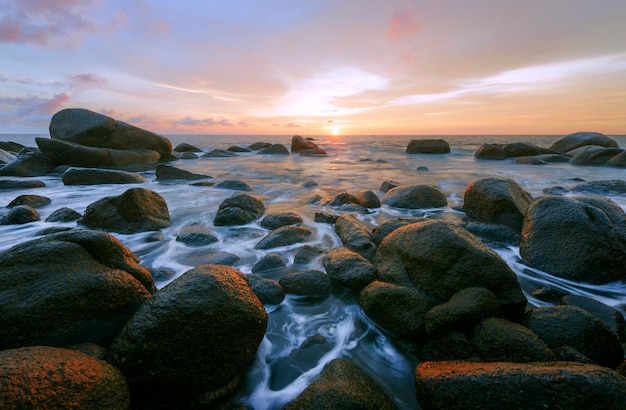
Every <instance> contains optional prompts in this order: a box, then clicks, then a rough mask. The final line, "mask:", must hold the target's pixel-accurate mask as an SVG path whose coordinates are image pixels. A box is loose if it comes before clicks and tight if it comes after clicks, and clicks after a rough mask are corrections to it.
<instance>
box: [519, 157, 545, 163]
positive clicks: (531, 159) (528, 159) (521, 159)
mask: <svg viewBox="0 0 626 410" xmlns="http://www.w3.org/2000/svg"><path fill="white" fill-rule="evenodd" d="M514 162H515V163H516V164H522V165H548V163H547V162H546V161H544V160H542V159H539V158H537V157H517V158H515V161H514Z"/></svg>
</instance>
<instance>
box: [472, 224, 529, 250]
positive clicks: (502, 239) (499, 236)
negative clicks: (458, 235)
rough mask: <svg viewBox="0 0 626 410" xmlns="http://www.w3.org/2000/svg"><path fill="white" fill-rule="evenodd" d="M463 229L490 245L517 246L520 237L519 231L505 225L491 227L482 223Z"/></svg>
mask: <svg viewBox="0 0 626 410" xmlns="http://www.w3.org/2000/svg"><path fill="white" fill-rule="evenodd" d="M463 227H464V228H465V229H467V230H468V231H470V232H471V233H472V234H474V235H476V236H477V237H478V238H480V240H482V241H483V242H485V243H487V244H491V245H497V246H502V245H505V246H506V245H512V246H519V243H520V241H521V240H522V237H521V235H520V232H519V231H516V230H515V229H513V228H510V227H508V226H506V225H491V224H482V223H468V224H465V225H463Z"/></svg>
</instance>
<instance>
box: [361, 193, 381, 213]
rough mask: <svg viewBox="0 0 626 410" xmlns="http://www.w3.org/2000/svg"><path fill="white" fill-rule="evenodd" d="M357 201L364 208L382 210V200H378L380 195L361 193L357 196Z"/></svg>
mask: <svg viewBox="0 0 626 410" xmlns="http://www.w3.org/2000/svg"><path fill="white" fill-rule="evenodd" d="M356 200H357V201H358V204H359V205H361V206H362V207H364V208H369V209H377V208H380V199H379V198H378V195H376V194H375V193H374V192H372V191H366V190H363V191H359V193H358V194H357V195H356Z"/></svg>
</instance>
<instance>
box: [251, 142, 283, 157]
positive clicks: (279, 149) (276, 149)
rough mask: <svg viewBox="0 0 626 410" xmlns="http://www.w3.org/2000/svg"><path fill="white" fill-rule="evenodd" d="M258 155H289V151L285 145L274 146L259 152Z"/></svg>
mask: <svg viewBox="0 0 626 410" xmlns="http://www.w3.org/2000/svg"><path fill="white" fill-rule="evenodd" d="M257 155H289V150H288V149H287V147H285V146H284V145H283V144H272V145H270V146H269V147H267V148H263V149H262V150H261V151H259V152H257Z"/></svg>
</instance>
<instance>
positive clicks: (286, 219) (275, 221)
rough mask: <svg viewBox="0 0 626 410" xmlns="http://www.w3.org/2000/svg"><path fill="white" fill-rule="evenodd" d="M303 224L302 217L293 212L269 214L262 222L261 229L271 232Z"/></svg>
mask: <svg viewBox="0 0 626 410" xmlns="http://www.w3.org/2000/svg"><path fill="white" fill-rule="evenodd" d="M301 223H302V217H301V216H300V215H298V214H296V213H293V212H283V213H274V214H267V215H265V216H264V217H263V219H262V220H261V224H260V225H261V227H263V228H265V229H269V230H274V229H276V228H280V227H281V226H287V225H299V224H301Z"/></svg>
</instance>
